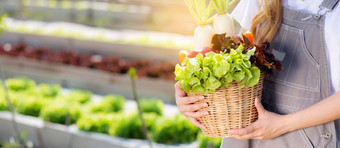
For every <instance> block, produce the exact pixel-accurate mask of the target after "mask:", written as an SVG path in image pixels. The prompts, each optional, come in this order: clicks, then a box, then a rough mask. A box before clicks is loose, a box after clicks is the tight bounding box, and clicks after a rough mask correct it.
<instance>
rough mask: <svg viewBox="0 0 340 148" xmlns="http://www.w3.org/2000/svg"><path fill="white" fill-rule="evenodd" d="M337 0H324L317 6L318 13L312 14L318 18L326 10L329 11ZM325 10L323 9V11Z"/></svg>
mask: <svg viewBox="0 0 340 148" xmlns="http://www.w3.org/2000/svg"><path fill="white" fill-rule="evenodd" d="M338 2H339V0H324V1H323V2H322V3H321V5H320V6H319V8H320V9H319V11H318V14H317V15H315V16H314V18H315V19H316V20H320V18H321V17H322V16H324V15H325V14H326V13H327V12H331V11H332V10H333V8H334V7H335V6H336V4H337V3H338ZM324 10H325V11H324ZM322 12H323V13H322Z"/></svg>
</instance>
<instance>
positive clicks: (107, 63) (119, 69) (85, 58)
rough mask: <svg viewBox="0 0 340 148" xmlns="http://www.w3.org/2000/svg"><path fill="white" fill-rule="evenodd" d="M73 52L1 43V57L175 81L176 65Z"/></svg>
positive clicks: (23, 44)
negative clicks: (131, 71) (22, 58)
mask: <svg viewBox="0 0 340 148" xmlns="http://www.w3.org/2000/svg"><path fill="white" fill-rule="evenodd" d="M73 51H75V50H69V49H65V50H60V51H53V50H52V49H51V48H48V47H32V46H29V45H26V44H25V43H17V44H10V43H0V55H8V56H11V57H25V58H29V59H33V60H38V61H47V62H52V63H61V64H69V65H74V66H80V67H87V68H91V69H98V70H103V71H107V72H111V73H120V74H125V73H126V72H127V71H128V70H129V69H130V68H131V67H135V68H136V69H137V72H138V76H139V77H151V78H161V79H166V80H174V77H175V76H174V73H173V71H174V69H175V68H174V67H175V64H172V63H165V62H163V63H161V62H152V61H150V60H147V59H143V60H131V59H123V58H119V57H117V56H102V55H86V54H78V53H76V52H73Z"/></svg>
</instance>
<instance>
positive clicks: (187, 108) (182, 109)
mask: <svg viewBox="0 0 340 148" xmlns="http://www.w3.org/2000/svg"><path fill="white" fill-rule="evenodd" d="M205 107H208V104H207V103H196V104H190V105H182V106H180V107H179V108H178V109H179V111H180V112H194V111H197V110H199V109H202V108H205Z"/></svg>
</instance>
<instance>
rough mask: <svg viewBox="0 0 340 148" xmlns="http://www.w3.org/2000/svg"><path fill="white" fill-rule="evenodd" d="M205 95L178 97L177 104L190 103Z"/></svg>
mask: <svg viewBox="0 0 340 148" xmlns="http://www.w3.org/2000/svg"><path fill="white" fill-rule="evenodd" d="M203 99H204V97H203V96H188V97H178V98H176V104H177V105H188V104H192V103H195V102H197V101H201V100H203Z"/></svg>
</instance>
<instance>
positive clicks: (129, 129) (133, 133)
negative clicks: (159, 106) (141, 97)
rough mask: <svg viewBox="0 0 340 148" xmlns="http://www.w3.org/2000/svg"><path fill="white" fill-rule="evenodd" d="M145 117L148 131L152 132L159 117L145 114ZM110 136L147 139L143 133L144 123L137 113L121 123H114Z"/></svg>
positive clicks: (125, 118)
mask: <svg viewBox="0 0 340 148" xmlns="http://www.w3.org/2000/svg"><path fill="white" fill-rule="evenodd" d="M143 117H144V120H145V124H146V128H147V129H148V131H152V130H153V128H155V127H156V126H155V121H156V120H157V119H158V118H159V117H158V116H157V115H156V114H154V113H145V114H143ZM109 134H110V135H114V136H117V137H123V138H132V139H146V138H145V137H144V134H143V131H142V121H141V119H140V118H139V116H138V114H137V113H132V114H130V115H128V116H126V117H124V118H122V119H121V120H120V121H119V122H115V123H113V124H112V126H111V128H110V131H109Z"/></svg>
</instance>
